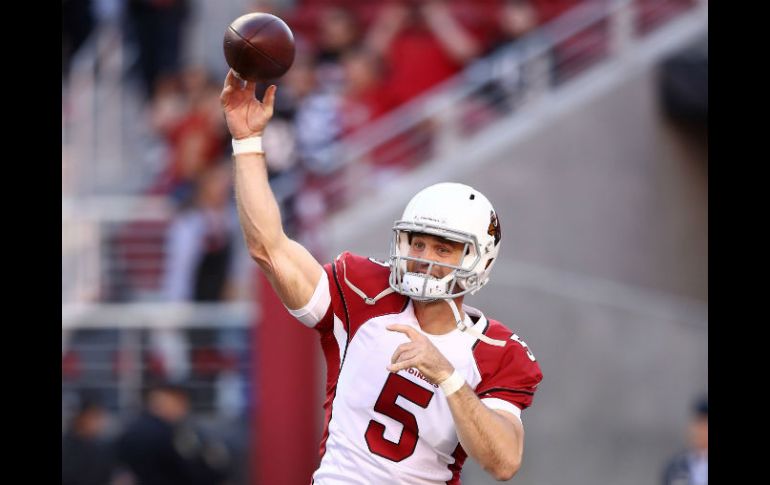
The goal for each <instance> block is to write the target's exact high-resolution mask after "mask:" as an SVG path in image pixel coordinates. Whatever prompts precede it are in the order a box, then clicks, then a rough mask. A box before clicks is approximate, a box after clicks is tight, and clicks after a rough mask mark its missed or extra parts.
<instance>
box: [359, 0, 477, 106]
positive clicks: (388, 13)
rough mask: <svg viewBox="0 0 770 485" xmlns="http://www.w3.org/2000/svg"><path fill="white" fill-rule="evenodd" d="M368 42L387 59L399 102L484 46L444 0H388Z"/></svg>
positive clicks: (455, 69) (451, 71) (447, 74)
mask: <svg viewBox="0 0 770 485" xmlns="http://www.w3.org/2000/svg"><path fill="white" fill-rule="evenodd" d="M366 44H367V47H369V48H370V49H372V50H373V51H374V52H376V53H378V54H380V55H382V56H383V58H384V59H385V63H386V67H387V69H388V73H389V76H388V77H389V79H388V82H389V84H390V85H391V86H392V88H393V91H392V93H393V96H394V98H395V101H396V103H397V104H401V103H404V102H406V101H408V100H409V99H411V98H413V97H415V96H417V95H418V94H420V93H422V92H423V91H425V90H427V89H429V88H431V87H433V86H434V85H436V84H438V83H439V82H441V81H443V80H445V79H447V78H448V77H450V76H451V75H453V74H455V73H457V72H458V71H459V70H460V69H461V68H462V67H463V66H464V65H465V64H466V63H468V62H469V61H470V60H472V59H473V58H475V57H477V56H478V55H479V54H480V53H481V51H482V46H481V45H480V43H479V42H478V41H477V40H476V39H475V38H474V37H473V36H472V35H471V34H470V33H469V32H468V31H467V30H466V29H465V28H463V26H462V25H461V24H460V22H459V21H458V20H457V19H456V18H455V17H454V16H453V15H452V12H451V11H450V9H449V6H448V5H447V3H446V2H445V1H441V0H427V1H425V2H418V1H413V0H409V1H400V2H396V3H389V4H387V5H385V6H384V7H382V11H381V12H380V15H379V16H378V17H377V18H376V20H375V21H374V23H373V24H372V25H371V27H370V30H369V32H368V33H367V39H366Z"/></svg>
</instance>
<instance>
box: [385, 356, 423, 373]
mask: <svg viewBox="0 0 770 485" xmlns="http://www.w3.org/2000/svg"><path fill="white" fill-rule="evenodd" d="M416 364H417V359H416V358H412V359H407V360H402V361H401V362H398V363H396V364H391V365H389V366H388V370H389V371H390V372H393V373H396V372H398V371H400V370H404V369H409V368H410V367H414V366H415V365H416Z"/></svg>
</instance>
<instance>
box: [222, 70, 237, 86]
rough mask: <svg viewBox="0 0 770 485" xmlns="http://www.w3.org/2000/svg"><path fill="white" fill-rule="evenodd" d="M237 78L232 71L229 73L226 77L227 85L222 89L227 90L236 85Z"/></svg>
mask: <svg viewBox="0 0 770 485" xmlns="http://www.w3.org/2000/svg"><path fill="white" fill-rule="evenodd" d="M236 79H237V78H236V77H235V72H233V70H232V69H230V70H229V71H227V76H225V85H224V86H223V87H222V89H227V87H228V86H233V85H235V80H236Z"/></svg>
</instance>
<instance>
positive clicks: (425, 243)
mask: <svg viewBox="0 0 770 485" xmlns="http://www.w3.org/2000/svg"><path fill="white" fill-rule="evenodd" d="M464 249H465V244H463V243H459V242H456V241H450V240H448V239H444V238H440V237H436V236H431V235H428V234H414V235H413V236H412V241H411V242H410V243H409V256H412V257H415V258H422V259H427V260H430V261H436V262H438V263H444V264H453V265H458V264H460V260H461V259H462V256H463V250H464ZM428 266H429V265H428V263H420V262H418V261H407V263H406V270H407V271H408V272H410V273H427V271H428ZM450 272H452V269H451V268H447V267H446V266H433V269H432V270H431V276H433V277H435V278H443V277H444V276H446V275H447V274H449V273H450Z"/></svg>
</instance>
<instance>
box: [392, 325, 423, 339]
mask: <svg viewBox="0 0 770 485" xmlns="http://www.w3.org/2000/svg"><path fill="white" fill-rule="evenodd" d="M386 328H387V329H388V330H390V331H391V332H401V333H403V334H405V335H406V336H407V337H409V339H410V340H412V341H414V340H415V339H418V338H420V334H419V333H418V332H417V330H415V329H413V328H412V327H409V326H407V325H397V324H396V325H388V326H387V327H386Z"/></svg>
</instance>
